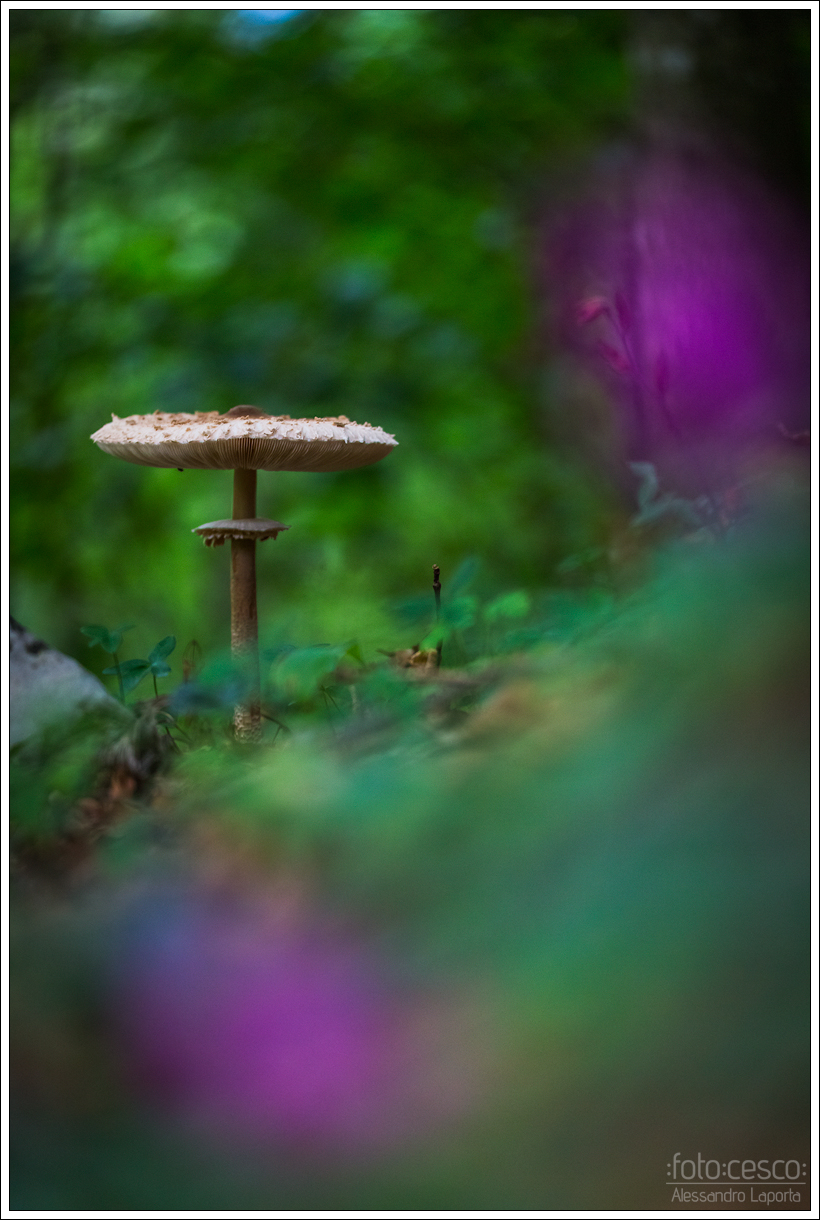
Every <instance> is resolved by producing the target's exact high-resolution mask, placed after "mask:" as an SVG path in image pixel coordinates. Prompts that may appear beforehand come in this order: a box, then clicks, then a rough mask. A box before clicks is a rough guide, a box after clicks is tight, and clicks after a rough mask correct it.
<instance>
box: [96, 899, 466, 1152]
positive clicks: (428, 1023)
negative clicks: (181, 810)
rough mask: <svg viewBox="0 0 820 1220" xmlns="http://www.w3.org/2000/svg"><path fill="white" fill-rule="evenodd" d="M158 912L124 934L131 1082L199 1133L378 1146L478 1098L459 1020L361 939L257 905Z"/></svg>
mask: <svg viewBox="0 0 820 1220" xmlns="http://www.w3.org/2000/svg"><path fill="white" fill-rule="evenodd" d="M157 914H158V916H159V917H157V918H153V917H152V918H149V919H143V918H140V920H139V932H138V935H137V936H136V937H129V938H128V947H127V949H126V951H125V953H124V954H123V955H122V956H121V958H120V962H119V967H120V969H119V970H118V972H117V973H118V982H117V983H116V985H115V987H114V990H113V995H112V1000H113V1003H112V1010H113V1018H114V1024H115V1028H116V1035H117V1043H118V1045H119V1047H120V1053H121V1057H122V1061H123V1064H124V1067H125V1073H126V1076H127V1079H128V1083H129V1085H130V1086H131V1087H132V1088H133V1089H134V1091H135V1092H136V1093H137V1094H138V1095H140V1096H141V1097H142V1098H143V1100H144V1101H145V1102H147V1103H149V1104H151V1105H152V1106H154V1107H155V1108H156V1109H157V1111H158V1112H159V1113H160V1114H163V1115H164V1116H165V1117H167V1118H168V1119H170V1120H172V1121H174V1122H176V1123H178V1124H181V1125H182V1127H183V1128H185V1129H187V1130H188V1131H189V1132H190V1133H192V1134H195V1135H198V1136H205V1137H216V1138H217V1140H219V1141H222V1140H225V1139H227V1140H228V1142H229V1143H230V1142H231V1141H232V1140H238V1141H239V1142H240V1143H241V1144H244V1145H249V1146H253V1145H258V1144H259V1143H260V1142H261V1143H262V1144H265V1143H276V1144H279V1145H281V1146H290V1147H294V1148H299V1149H302V1150H307V1151H316V1150H318V1151H319V1152H330V1153H334V1152H335V1153H340V1154H342V1155H344V1156H345V1157H349V1156H351V1155H355V1154H357V1153H364V1154H366V1155H372V1154H374V1153H379V1152H383V1151H389V1150H390V1149H391V1148H396V1147H398V1146H399V1145H400V1144H401V1143H402V1142H404V1141H407V1140H408V1139H410V1140H412V1139H413V1138H415V1137H419V1138H423V1137H424V1136H425V1135H426V1134H427V1133H428V1132H429V1131H430V1130H431V1129H433V1130H434V1129H435V1128H436V1126H437V1125H438V1124H440V1123H441V1122H442V1121H450V1120H451V1119H453V1118H458V1117H459V1115H460V1114H462V1113H463V1112H464V1110H465V1109H469V1108H470V1104H471V1099H472V1083H473V1082H472V1080H471V1076H472V1069H471V1066H470V1063H469V1058H467V1059H465V1057H464V1046H463V1045H462V1047H461V1048H460V1050H457V1049H456V1048H455V1047H454V1046H453V1038H454V1032H453V1029H452V1028H449V1032H448V1021H447V1020H446V1019H445V1021H444V1022H443V1023H442V1021H441V1020H439V1019H438V1017H437V1013H436V1006H435V1004H434V1005H433V1006H432V1007H430V1005H429V997H428V998H427V999H425V997H424V996H421V997H420V996H418V995H417V996H415V997H410V999H409V1000H408V997H407V995H406V994H402V995H400V994H398V993H397V991H396V989H395V988H394V987H391V986H389V985H388V984H387V983H386V982H385V980H384V978H383V977H382V975H381V974H380V972H379V970H378V969H377V967H376V963H375V959H374V958H373V957H372V955H369V954H368V953H367V952H366V951H365V950H364V949H363V948H362V947H360V946H355V945H354V944H353V943H352V942H350V941H349V940H346V939H343V938H341V937H340V936H339V935H338V933H331V932H328V931H327V930H324V931H323V930H321V929H320V928H319V927H318V926H317V924H316V921H315V918H314V919H313V920H311V921H310V922H311V926H310V927H306V926H300V927H298V928H296V927H294V926H293V924H292V923H290V924H289V925H288V924H285V925H283V924H282V922H281V920H276V919H272V918H270V917H269V916H268V915H266V914H264V913H260V912H259V911H256V910H253V909H252V908H251V907H249V906H238V905H233V904H227V905H226V904H224V903H219V904H214V903H210V902H207V901H203V900H201V899H196V898H195V899H192V900H183V901H179V900H175V901H174V902H172V903H171V904H170V906H169V907H165V906H163V908H162V911H161V915H160V913H159V912H158V913H157ZM431 1034H432V1040H431Z"/></svg>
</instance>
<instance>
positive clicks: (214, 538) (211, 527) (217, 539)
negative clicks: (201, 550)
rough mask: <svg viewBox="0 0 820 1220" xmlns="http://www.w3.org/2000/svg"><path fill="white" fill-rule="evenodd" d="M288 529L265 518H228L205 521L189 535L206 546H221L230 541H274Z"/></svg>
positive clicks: (277, 522)
mask: <svg viewBox="0 0 820 1220" xmlns="http://www.w3.org/2000/svg"><path fill="white" fill-rule="evenodd" d="M289 529H290V526H289V525H283V524H282V522H281V521H271V520H270V519H269V518H267V517H239V518H237V517H230V518H228V519H227V520H225V521H206V523H205V525H198V526H197V527H196V529H192V530H191V533H192V534H199V535H200V537H202V538H204V539H205V545H206V546H223V545H224V543H225V542H227V541H229V540H231V539H236V540H237V541H240V542H264V541H265V539H266V538H274V539H275V538H276V537H277V536H278V535H279V534H281V533H282V530H289Z"/></svg>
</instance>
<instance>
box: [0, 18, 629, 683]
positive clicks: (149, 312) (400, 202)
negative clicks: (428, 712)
mask: <svg viewBox="0 0 820 1220" xmlns="http://www.w3.org/2000/svg"><path fill="white" fill-rule="evenodd" d="M625 21H626V18H625V16H624V14H621V13H617V12H603V11H602V12H588V13H573V12H558V11H545V12H515V11H510V12H503V13H502V12H500V11H496V12H486V13H484V12H480V11H463V12H462V11H429V12H422V11H376V10H361V11H347V12H303V13H301V14H298V15H296V16H295V17H293V18H292V19H290V20H287V21H280V22H277V23H273V24H271V23H267V24H264V23H260V22H259V21H254V20H251V19H250V18H249V17H243V16H242V15H241V14H240V13H237V12H231V11H227V10H225V11H222V10H214V11H206V10H203V11H198V10H195V11H182V10H177V11H173V10H134V11H133V12H126V11H123V12H119V11H115V10H111V11H103V10H100V11H94V10H85V11H83V10H66V11H59V10H49V11H42V12H38V11H25V12H24V11H15V12H13V13H12V14H10V35H11V44H10V51H11V117H12V123H11V168H12V173H11V285H12V312H11V326H12V330H11V343H12V354H13V358H12V370H13V376H12V389H11V451H10V459H11V506H12V521H11V570H12V606H13V608H15V614H16V615H17V617H18V618H20V619H21V621H23V622H25V623H26V624H27V625H29V626H30V627H31V628H32V629H33V630H36V631H38V632H39V633H40V634H41V635H43V636H44V637H45V638H47V639H48V640H49V642H50V643H51V644H53V645H54V646H55V647H59V648H62V649H64V650H66V651H68V652H73V653H75V654H78V655H81V657H82V659H83V660H84V661H85V660H86V657H85V656H83V655H82V648H81V645H80V643H79V641H78V636H77V631H78V628H79V626H80V624H81V623H84V622H89V621H91V622H94V621H100V620H102V621H107V622H112V621H114V622H116V621H118V620H119V619H120V618H124V617H125V616H126V615H127V616H130V617H131V618H132V619H134V620H135V621H138V623H139V625H140V629H141V631H144V633H145V640H144V646H145V647H147V646H148V643H149V641H150V639H157V638H158V636H159V635H160V634H161V633H163V632H166V631H167V630H168V628H169V627H171V628H172V629H173V630H174V631H175V634H176V635H177V636H178V638H179V639H180V642H181V644H182V645H183V647H184V645H185V644H186V643H187V641H188V640H190V639H191V638H195V639H197V640H198V641H199V642H200V643H201V644H202V646H203V647H205V648H206V649H211V648H213V647H217V646H221V645H222V644H224V643H225V642H226V641H227V635H228V626H227V624H228V574H227V567H226V555H227V552H222V553H219V554H211V553H206V552H204V551H203V550H202V548H201V545H200V544H199V542H198V540H197V539H196V538H195V537H194V536H192V534H191V530H192V529H193V527H195V526H197V525H199V524H200V523H201V522H202V521H204V520H213V519H214V518H220V517H224V515H225V513H226V511H228V506H229V504H230V496H231V477H230V474H228V473H224V472H223V473H217V472H202V471H186V472H185V473H184V474H179V473H177V472H176V471H169V470H152V469H147V468H137V467H131V466H128V465H127V464H125V463H122V462H118V461H116V460H114V459H111V458H110V457H108V456H106V455H103V454H101V453H100V452H99V451H97V450H96V449H95V447H94V446H93V445H92V444H91V443H90V441H89V436H90V434H91V433H92V432H93V431H95V430H96V429H97V428H98V427H100V426H101V425H102V424H104V423H106V422H107V421H108V420H109V419H110V416H111V413H112V412H114V413H116V414H117V415H119V416H126V415H131V414H147V413H150V412H153V411H155V410H160V411H195V410H206V411H207V410H219V411H224V410H227V409H229V408H230V407H232V406H233V405H235V404H236V403H242V402H250V403H253V404H255V405H258V406H260V407H262V408H263V409H265V410H267V411H270V412H274V413H287V414H291V415H293V416H313V415H317V414H318V415H328V414H329V415H333V414H336V413H345V414H347V415H349V416H350V418H352V419H357V420H359V421H361V422H364V421H370V422H373V423H378V424H380V425H381V426H383V427H385V428H386V429H388V430H389V431H392V432H394V433H395V434H396V436H397V438H398V440H399V443H400V447H399V449H398V450H397V451H396V452H395V453H394V454H393V455H391V457H390V458H389V459H388V460H387V461H386V462H384V463H383V464H382V465H379V466H378V467H375V468H372V469H367V470H362V471H357V472H351V473H343V474H339V475H326V476H322V475H309V476H304V475H299V474H281V475H274V474H263V475H262V477H261V478H260V506H259V511H260V514H261V515H273V516H275V517H277V518H281V519H283V520H286V521H287V522H288V523H289V524H290V525H291V526H292V527H293V528H292V530H291V532H290V533H289V534H288V535H287V536H285V537H283V538H281V539H280V540H279V541H278V544H277V546H276V547H275V548H273V547H265V548H263V549H262V550H261V551H260V553H259V564H258V567H259V602H260V615H261V634H262V637H263V640H264V642H266V643H268V644H269V645H273V646H275V645H279V644H281V643H283V642H284V641H287V640H289V641H292V642H293V643H295V644H298V645H314V644H317V643H319V642H320V641H322V640H324V639H328V638H332V639H334V640H336V639H343V638H350V637H352V636H354V635H357V636H359V637H360V638H361V639H362V640H363V643H365V644H366V645H367V647H368V648H370V649H372V648H375V647H397V646H401V645H402V644H403V641H402V640H400V639H398V640H397V639H396V623H395V619H394V617H393V615H392V613H391V612H390V611H389V610H388V609H387V608H386V607H385V604H384V603H383V601H382V599H384V598H387V599H391V598H396V597H398V598H401V597H405V598H406V597H408V596H412V595H414V594H417V593H418V592H419V591H420V590H422V589H424V587H425V585H426V583H427V579H426V577H425V573H429V572H430V569H431V565H432V563H433V562H438V563H440V564H441V566H442V572H443V580H444V584H445V588H446V586H447V581H448V578H449V575H450V573H451V572H452V570H453V569H454V568H455V567H456V566H457V565H458V563H459V562H461V560H462V559H463V558H464V556H465V555H468V554H474V553H476V554H480V556H481V557H482V558H483V559H484V560H485V571H486V572H487V573H488V576H489V582H490V583H489V590H490V591H491V592H494V593H496V594H498V593H501V592H504V591H505V590H506V589H507V588H508V587H509V584H510V582H512V584H513V587H515V586H517V585H520V584H530V583H532V582H533V581H537V582H542V581H543V580H544V578H545V576H546V575H547V574H548V573H549V572H550V570H551V569H552V567H553V566H554V565H555V564H556V563H557V562H558V561H560V560H561V559H562V558H564V557H565V556H566V554H567V553H570V552H574V551H577V550H581V549H583V548H584V547H589V546H590V545H594V544H595V543H596V542H600V540H601V537H602V534H603V533H604V532H605V530H606V515H607V511H608V493H607V491H606V489H604V488H602V487H600V486H598V485H597V484H596V483H595V481H594V479H593V478H592V476H591V475H589V474H587V473H584V472H583V470H582V469H581V468H580V467H576V466H575V465H573V463H572V462H568V460H567V458H566V455H564V457H563V458H562V457H561V456H560V455H558V454H557V453H556V452H554V451H553V450H552V449H550V447H549V444H548V440H547V438H546V437H545V436H544V425H543V419H542V418H541V416H540V411H539V389H538V386H539V384H540V378H541V356H540V355H539V351H538V348H539V344H538V343H537V342H536V341H535V340H536V336H535V330H534V325H535V324H534V317H535V311H534V309H533V302H532V296H533V292H534V272H533V259H534V246H535V238H534V226H535V225H537V222H538V219H539V209H540V206H541V202H542V195H543V191H544V181H545V174H546V173H547V172H548V171H549V170H550V169H551V168H552V167H554V165H555V164H556V160H557V159H560V158H561V157H565V156H574V155H577V154H578V153H579V152H580V151H582V150H583V149H585V148H588V147H591V146H592V145H593V144H594V142H595V141H598V140H600V139H601V137H602V136H605V135H608V134H610V133H611V132H613V131H614V130H616V129H617V128H618V126H619V124H621V123H622V122H623V119H624V116H625V111H626V104H627V101H628V95H629V76H628V71H627V67H626V63H625V59H624V55H623V42H624V37H625V32H626V25H625ZM136 646H137V647H140V648H142V647H143V641H142V640H140V642H139V643H138V644H137V645H136ZM88 659H89V660H90V661H92V662H93V657H92V658H88Z"/></svg>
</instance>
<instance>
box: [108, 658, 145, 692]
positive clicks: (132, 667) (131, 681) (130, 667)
mask: <svg viewBox="0 0 820 1220" xmlns="http://www.w3.org/2000/svg"><path fill="white" fill-rule="evenodd" d="M150 669H151V662H150V661H144V660H141V659H140V660H138V659H137V658H133V659H132V660H130V661H123V662H122V663H121V664H120V665H111V666H109V668H108V669H104V670H103V673H104V674H116V675H117V677H119V678H121V679H122V685H123V690H124V691H125V693H126V695H127V694H129V693H130V692H131V691H132V690H134V689H135V688H136V687H137V686H139V684H140V682H141V681H142V680H143V678H144V677H145V675H146V674H147V673H148V672H149V670H150Z"/></svg>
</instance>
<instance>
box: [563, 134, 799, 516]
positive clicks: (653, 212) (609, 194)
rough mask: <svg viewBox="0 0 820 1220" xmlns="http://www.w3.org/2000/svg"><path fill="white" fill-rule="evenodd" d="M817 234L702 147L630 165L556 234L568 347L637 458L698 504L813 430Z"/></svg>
mask: <svg viewBox="0 0 820 1220" xmlns="http://www.w3.org/2000/svg"><path fill="white" fill-rule="evenodd" d="M808 254H809V252H808V242H807V239H806V235H805V233H804V232H803V230H802V229H801V226H800V225H799V224H798V223H797V221H796V219H795V218H794V217H792V216H791V215H790V213H789V212H788V210H787V208H786V207H785V205H783V204H782V203H781V202H780V201H779V200H778V199H776V198H775V197H774V196H773V194H772V193H771V192H770V191H769V190H768V189H767V188H766V187H765V186H764V184H762V183H761V182H759V181H757V180H756V179H755V178H754V177H753V176H751V175H750V174H749V173H748V172H744V171H741V170H739V169H737V168H732V167H729V166H728V165H727V164H725V163H722V162H721V161H720V160H719V159H718V158H717V157H716V156H715V154H714V153H712V152H707V151H705V150H703V149H702V148H697V147H695V146H690V147H684V146H683V145H681V146H680V147H678V148H676V149H671V148H669V149H660V148H658V149H655V150H654V151H644V152H643V153H641V154H637V153H631V154H626V153H624V154H623V155H622V156H621V157H619V158H615V159H614V163H613V164H609V165H607V166H605V167H604V168H600V169H599V170H598V171H596V174H595V175H594V176H593V181H592V185H591V186H588V187H587V189H586V194H585V197H584V199H583V200H582V201H581V202H580V203H579V202H578V201H577V200H576V201H575V203H574V205H573V207H572V208H571V209H568V210H567V212H566V213H565V214H564V215H563V217H562V218H560V219H559V220H557V221H556V222H555V223H554V224H553V226H552V228H551V241H550V251H549V259H548V274H549V284H548V287H549V291H550V295H551V298H552V300H553V302H554V304H555V307H556V318H557V324H558V325H557V329H558V333H559V337H560V340H561V341H562V342H563V344H564V345H565V346H566V347H569V348H570V350H572V351H574V352H575V353H576V355H578V356H580V358H581V359H582V361H583V362H584V364H585V365H586V366H587V367H588V368H590V369H592V370H593V371H594V372H595V374H596V375H597V376H598V377H599V378H600V379H601V380H602V381H603V382H604V383H605V384H606V386H607V388H608V391H609V394H610V396H611V398H612V399H613V401H614V402H615V403H616V404H617V412H618V421H619V425H620V431H621V435H622V437H623V446H624V453H623V456H624V459H625V460H633V461H636V460H640V461H651V462H654V463H655V464H656V466H657V467H658V470H659V472H660V473H661V477H662V482H663V481H665V482H667V483H669V484H670V485H673V486H675V487H676V488H677V489H678V490H686V491H688V492H689V493H690V494H699V493H704V492H706V493H711V492H721V491H725V490H727V489H728V488H730V487H732V486H734V485H735V484H736V482H737V481H738V479H741V478H742V476H743V471H744V469H745V468H746V467H747V465H748V463H749V462H750V461H753V460H755V459H756V458H759V456H760V454H761V453H762V452H765V451H768V450H770V449H771V448H772V447H774V448H776V447H777V446H783V445H788V443H789V440H788V438H789V437H790V436H791V437H793V436H794V435H795V434H798V433H800V432H801V431H802V430H804V429H805V428H807V426H808V417H809V372H810V334H809V307H810V281H809V257H808Z"/></svg>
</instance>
